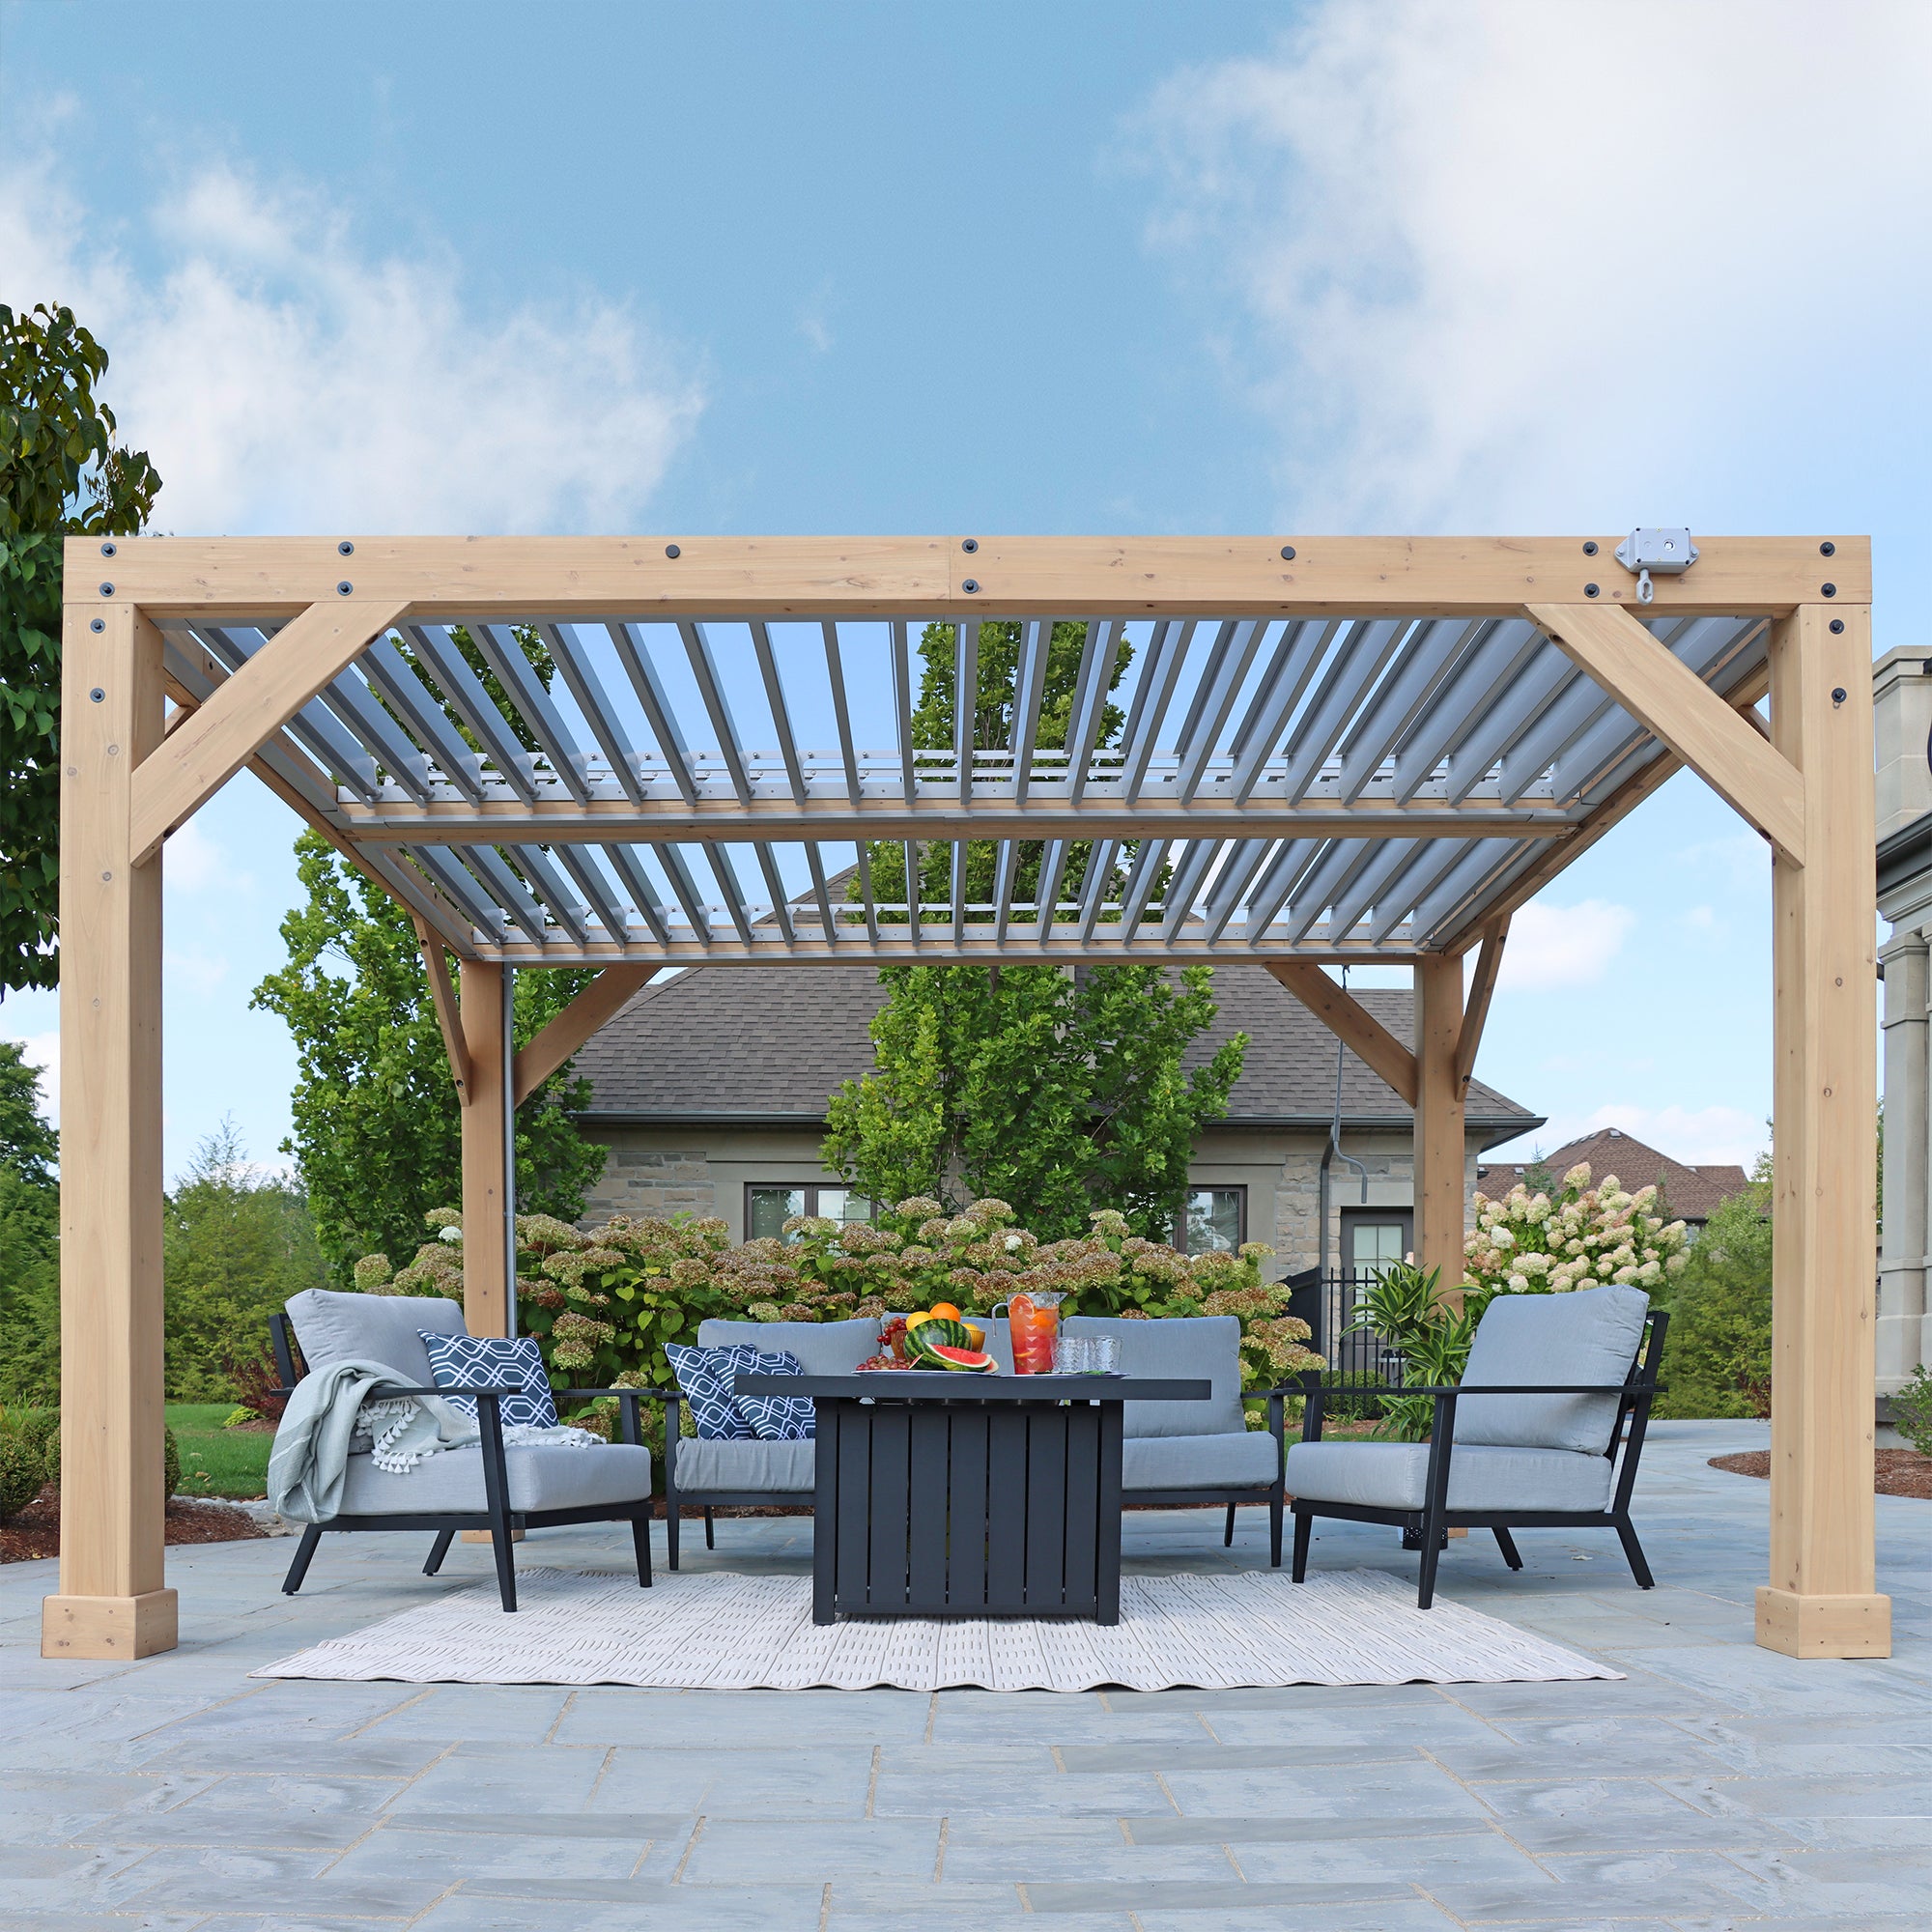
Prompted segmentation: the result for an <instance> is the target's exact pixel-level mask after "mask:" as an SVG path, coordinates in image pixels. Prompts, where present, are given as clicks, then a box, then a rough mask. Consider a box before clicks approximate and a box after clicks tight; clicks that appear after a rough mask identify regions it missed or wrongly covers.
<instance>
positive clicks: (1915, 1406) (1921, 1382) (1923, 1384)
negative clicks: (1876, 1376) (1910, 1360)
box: [1891, 1362, 1932, 1456]
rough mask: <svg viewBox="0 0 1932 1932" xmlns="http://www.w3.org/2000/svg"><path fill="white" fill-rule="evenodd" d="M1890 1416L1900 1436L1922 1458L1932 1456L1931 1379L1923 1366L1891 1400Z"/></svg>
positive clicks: (1921, 1365) (1919, 1367)
mask: <svg viewBox="0 0 1932 1932" xmlns="http://www.w3.org/2000/svg"><path fill="white" fill-rule="evenodd" d="M1891 1413H1892V1417H1893V1419H1894V1420H1895V1421H1896V1422H1897V1424H1898V1433H1899V1434H1900V1435H1902V1436H1904V1437H1905V1439H1906V1440H1907V1441H1908V1442H1909V1443H1911V1444H1912V1446H1913V1447H1914V1448H1915V1449H1917V1450H1918V1453H1919V1454H1920V1455H1921V1456H1932V1375H1928V1374H1927V1373H1926V1370H1925V1364H1924V1363H1923V1362H1920V1363H1919V1364H1918V1368H1916V1369H1915V1370H1914V1371H1913V1372H1912V1379H1911V1380H1910V1381H1909V1382H1907V1383H1906V1385H1905V1386H1904V1387H1903V1388H1902V1389H1900V1390H1899V1392H1898V1393H1897V1394H1896V1395H1895V1396H1893V1397H1892V1399H1891Z"/></svg>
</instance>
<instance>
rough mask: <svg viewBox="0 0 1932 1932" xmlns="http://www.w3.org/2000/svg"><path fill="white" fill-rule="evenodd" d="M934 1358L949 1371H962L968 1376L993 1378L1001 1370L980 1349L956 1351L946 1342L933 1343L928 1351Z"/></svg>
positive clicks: (996, 1363)
mask: <svg viewBox="0 0 1932 1932" xmlns="http://www.w3.org/2000/svg"><path fill="white" fill-rule="evenodd" d="M926 1352H927V1353H928V1354H929V1355H931V1356H932V1358H933V1359H934V1360H935V1361H937V1362H940V1363H943V1364H944V1365H945V1366H946V1367H947V1368H949V1369H960V1370H963V1371H964V1372H965V1373H966V1374H968V1375H973V1376H991V1375H997V1374H998V1373H999V1370H1000V1365H999V1363H998V1362H996V1361H994V1359H993V1358H992V1356H991V1355H986V1354H981V1353H980V1350H978V1349H955V1348H953V1347H952V1346H951V1345H950V1344H948V1343H945V1342H935V1343H932V1344H931V1345H930V1346H929V1347H928V1348H927V1350H926Z"/></svg>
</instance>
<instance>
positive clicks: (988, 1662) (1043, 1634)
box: [252, 1569, 1623, 1690]
mask: <svg viewBox="0 0 1932 1932" xmlns="http://www.w3.org/2000/svg"><path fill="white" fill-rule="evenodd" d="M517 1582H518V1590H519V1597H520V1601H521V1603H522V1605H523V1607H522V1608H521V1609H520V1610H518V1611H517V1612H516V1613H515V1614H514V1615H506V1614H505V1613H504V1612H503V1610H502V1609H501V1608H500V1607H499V1606H498V1605H497V1586H496V1584H495V1583H494V1582H490V1583H478V1584H476V1585H474V1586H473V1587H471V1588H469V1589H464V1590H457V1591H454V1592H452V1593H451V1594H449V1595H448V1596H445V1597H440V1598H439V1599H438V1600H437V1601H436V1602H435V1603H432V1604H425V1605H423V1606H422V1607H421V1608H420V1609H414V1610H405V1611H403V1612H402V1613H401V1614H400V1615H398V1616H393V1617H385V1618H384V1620H383V1621H382V1622H381V1623H377V1624H371V1625H370V1626H369V1628H368V1629H367V1630H362V1631H356V1632H355V1633H353V1634H351V1635H349V1636H341V1637H333V1638H331V1639H329V1640H328V1641H327V1642H326V1643H319V1644H317V1645H315V1646H314V1647H313V1648H312V1649H309V1650H304V1651H299V1652H298V1653H297V1654H296V1655H295V1656H294V1657H287V1658H284V1659H282V1661H281V1662H279V1663H270V1664H268V1665H265V1666H264V1667H263V1668H262V1669H260V1670H257V1671H255V1672H253V1673H252V1675H254V1676H256V1677H326V1678H337V1679H353V1680H363V1679H371V1678H382V1679H391V1680H395V1681H399V1682H401V1683H404V1684H631V1685H638V1686H640V1687H643V1688H646V1689H650V1690H811V1689H815V1688H830V1689H833V1690H869V1689H871V1688H873V1687H875V1686H886V1687H890V1688H892V1689H895V1690H948V1689H951V1688H952V1687H954V1686H967V1685H971V1686H977V1687H979V1688H980V1689H981V1690H1100V1689H1102V1688H1104V1687H1105V1686H1108V1685H1119V1686H1122V1687H1123V1688H1125V1689H1127V1690H1174V1689H1177V1688H1179V1687H1180V1686H1183V1685H1185V1686H1188V1687H1189V1688H1193V1689H1201V1690H1239V1689H1247V1688H1251V1687H1258V1686H1271V1685H1286V1684H1414V1683H1420V1684H1540V1683H1550V1682H1554V1681H1556V1680H1558V1679H1561V1678H1573V1677H1620V1676H1621V1675H1622V1674H1623V1673H1622V1672H1621V1671H1616V1670H1611V1669H1608V1668H1606V1667H1605V1665H1603V1664H1601V1663H1598V1662H1594V1661H1593V1660H1591V1659H1590V1658H1587V1657H1579V1656H1578V1655H1577V1653H1576V1652H1575V1651H1574V1650H1565V1649H1564V1648H1563V1647H1562V1646H1561V1645H1560V1644H1554V1643H1549V1642H1548V1641H1546V1640H1545V1639H1544V1638H1542V1637H1539V1636H1533V1635H1531V1634H1529V1633H1528V1632H1526V1631H1520V1630H1518V1629H1516V1628H1515V1627H1514V1626H1513V1625H1511V1624H1506V1623H1502V1622H1500V1621H1498V1620H1497V1619H1496V1618H1494V1617H1486V1616H1483V1615H1481V1614H1480V1613H1479V1612H1478V1611H1475V1610H1471V1609H1465V1608H1463V1606H1462V1605H1459V1604H1452V1603H1448V1602H1445V1601H1444V1600H1443V1599H1442V1598H1440V1597H1438V1598H1437V1599H1436V1600H1435V1607H1434V1608H1433V1609H1429V1610H1418V1609H1417V1608H1416V1607H1415V1588H1414V1585H1413V1584H1411V1583H1405V1582H1401V1581H1399V1580H1397V1579H1396V1578H1395V1577H1384V1576H1382V1575H1380V1574H1379V1573H1378V1572H1376V1571H1371V1570H1353V1571H1341V1572H1331V1573H1330V1574H1329V1575H1327V1576H1323V1577H1311V1578H1310V1580H1309V1581H1307V1582H1306V1583H1291V1582H1290V1581H1289V1580H1288V1578H1287V1577H1283V1576H1281V1575H1280V1574H1278V1573H1276V1572H1256V1571H1246V1572H1242V1573H1240V1574H1237V1575H1235V1576H1226V1577H1122V1579H1121V1621H1120V1622H1119V1623H1118V1624H1117V1625H1115V1626H1113V1627H1112V1628H1111V1629H1102V1628H1101V1627H1100V1626H1099V1625H1098V1624H1091V1623H1083V1622H1076V1621H1073V1620H1071V1619H1068V1620H1065V1621H1058V1620H1050V1619H1048V1620H1041V1621H1038V1622H1032V1621H1023V1620H1020V1619H1017V1618H1005V1617H983V1618H973V1617H934V1618H915V1617H868V1618H853V1619H846V1620H844V1621H841V1622H839V1623H837V1624H834V1625H831V1626H829V1627H821V1626H819V1625H816V1624H814V1623H813V1622H812V1621H811V1582H810V1578H809V1577H742V1576H735V1575H729V1574H720V1573H718V1572H715V1571H714V1572H712V1573H710V1574H708V1575H700V1576H669V1577H660V1578H659V1580H658V1582H657V1584H656V1586H655V1587H654V1588H652V1589H649V1590H640V1589H639V1587H638V1585H637V1582H636V1580H635V1579H634V1578H632V1577H617V1576H604V1575H592V1574H586V1573H582V1572H579V1571H571V1570H551V1569H534V1570H527V1571H525V1572H524V1573H523V1574H522V1575H521V1576H520V1577H518V1579H517Z"/></svg>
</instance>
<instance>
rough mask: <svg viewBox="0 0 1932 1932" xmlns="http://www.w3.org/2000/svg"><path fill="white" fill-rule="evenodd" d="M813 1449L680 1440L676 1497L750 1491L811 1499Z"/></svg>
mask: <svg viewBox="0 0 1932 1932" xmlns="http://www.w3.org/2000/svg"><path fill="white" fill-rule="evenodd" d="M813 1448H814V1445H813V1444H812V1443H810V1442H762V1441H751V1442H699V1441H695V1440H691V1439H688V1438H687V1439H684V1440H680V1441H679V1443H678V1445H677V1487H678V1493H679V1494H680V1495H682V1494H683V1493H685V1492H687V1491H689V1492H692V1493H694V1494H701V1493H702V1492H704V1491H706V1490H710V1491H712V1492H714V1493H723V1494H728V1493H729V1492H731V1491H733V1490H751V1491H755V1492H757V1493H758V1494H759V1495H766V1494H771V1495H810V1493H811V1490H812V1485H813V1482H814V1480H815V1478H814V1476H813V1467H814V1465H813V1463H812V1451H813Z"/></svg>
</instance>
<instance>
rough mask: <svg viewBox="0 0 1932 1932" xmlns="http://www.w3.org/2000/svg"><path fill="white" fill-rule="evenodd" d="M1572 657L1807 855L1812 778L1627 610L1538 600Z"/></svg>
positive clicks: (1724, 794)
mask: <svg viewBox="0 0 1932 1932" xmlns="http://www.w3.org/2000/svg"><path fill="white" fill-rule="evenodd" d="M1524 609H1525V611H1526V613H1527V614H1528V616H1529V617H1530V618H1531V619H1532V620H1533V621H1534V622H1535V623H1538V624H1540V625H1542V627H1543V628H1544V630H1546V631H1547V632H1548V634H1549V639H1550V641H1551V642H1552V643H1554V644H1557V645H1559V646H1560V647H1561V649H1562V650H1563V652H1564V654H1565V656H1567V657H1568V658H1570V659H1571V661H1572V662H1573V663H1574V664H1575V665H1576V666H1577V668H1578V669H1579V670H1581V671H1583V672H1584V673H1585V674H1586V675H1588V676H1589V677H1590V678H1592V679H1593V680H1594V681H1595V682H1596V683H1598V684H1599V685H1601V686H1602V687H1603V688H1604V690H1605V691H1606V692H1608V693H1609V695H1610V696H1612V697H1614V698H1615V699H1616V700H1617V702H1618V703H1619V704H1621V705H1622V706H1623V708H1624V709H1625V710H1626V711H1628V712H1629V713H1630V714H1631V716H1632V717H1633V718H1634V719H1635V720H1636V721H1637V723H1638V724H1640V725H1643V726H1644V728H1645V729H1646V730H1648V731H1651V732H1654V733H1655V734H1656V735H1657V736H1658V737H1659V738H1661V739H1662V741H1663V742H1664V743H1665V744H1666V745H1668V746H1669V747H1670V749H1671V750H1672V751H1673V752H1675V753H1677V755H1678V756H1679V757H1680V758H1681V759H1682V760H1683V761H1684V762H1685V763H1686V764H1687V765H1689V766H1690V769H1691V770H1692V771H1693V772H1695V773H1696V774H1697V776H1698V777H1699V778H1701V779H1702V780H1703V781H1704V782H1705V783H1706V784H1708V785H1709V786H1710V787H1711V788H1712V790H1713V791H1715V792H1717V793H1718V795H1719V797H1720V798H1722V799H1723V800H1724V801H1725V803H1726V804H1728V805H1730V806H1731V807H1732V808H1733V810H1737V811H1738V812H1740V813H1742V814H1743V815H1744V817H1745V818H1747V820H1749V822H1750V823H1751V824H1753V825H1755V826H1756V827H1757V829H1758V830H1759V831H1760V832H1762V833H1763V834H1764V835H1765V837H1766V838H1769V839H1771V841H1772V842H1773V843H1774V844H1775V845H1776V846H1777V848H1778V849H1779V850H1780V851H1781V852H1783V853H1784V854H1785V855H1786V856H1787V857H1788V858H1790V859H1791V861H1792V862H1793V863H1794V864H1795V865H1800V866H1802V865H1803V864H1804V825H1805V817H1804V774H1803V773H1802V772H1800V771H1798V770H1797V769H1796V768H1795V767H1794V766H1793V765H1792V764H1791V762H1790V760H1789V759H1787V758H1785V757H1782V756H1780V755H1779V753H1777V751H1776V749H1775V748H1774V747H1773V746H1771V745H1769V744H1767V743H1766V742H1765V740H1764V739H1763V738H1761V737H1760V736H1759V735H1758V734H1757V733H1756V732H1755V731H1753V730H1752V729H1751V728H1750V726H1749V725H1747V724H1745V722H1744V721H1743V720H1742V719H1741V718H1740V717H1739V716H1738V715H1737V713H1736V712H1735V711H1734V710H1733V709H1732V708H1731V706H1730V705H1728V704H1727V703H1725V702H1724V700H1723V699H1722V698H1721V697H1719V696H1718V694H1717V693H1716V692H1715V691H1713V690H1712V689H1711V687H1710V686H1709V685H1707V684H1706V683H1705V682H1704V680H1703V679H1702V678H1700V677H1699V676H1698V675H1697V673H1696V672H1695V671H1693V670H1692V669H1691V668H1690V666H1689V665H1687V664H1685V663H1684V662H1683V660H1682V659H1680V658H1677V657H1675V656H1673V655H1672V654H1671V652H1670V651H1668V650H1667V649H1665V648H1664V646H1663V645H1662V644H1661V643H1659V642H1658V640H1657V639H1655V638H1654V637H1652V636H1651V634H1650V633H1649V632H1648V631H1647V630H1645V629H1644V627H1643V626H1642V625H1641V624H1639V623H1638V622H1637V620H1636V619H1635V618H1634V617H1633V616H1632V615H1631V614H1630V612H1629V611H1619V610H1614V609H1605V608H1602V607H1600V606H1598V605H1593V604H1567V605H1566V604H1530V605H1526V606H1525V607H1524Z"/></svg>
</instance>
